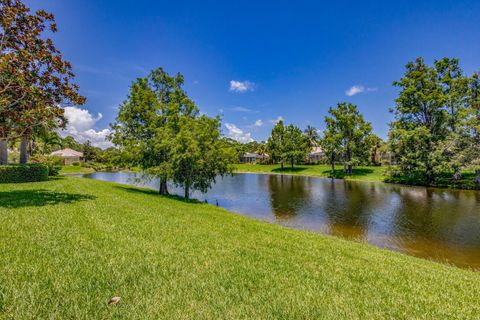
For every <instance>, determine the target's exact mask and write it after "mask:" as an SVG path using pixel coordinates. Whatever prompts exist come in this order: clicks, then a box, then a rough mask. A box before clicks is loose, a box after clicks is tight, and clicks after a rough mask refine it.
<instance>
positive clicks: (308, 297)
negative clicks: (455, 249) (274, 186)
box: [0, 177, 480, 319]
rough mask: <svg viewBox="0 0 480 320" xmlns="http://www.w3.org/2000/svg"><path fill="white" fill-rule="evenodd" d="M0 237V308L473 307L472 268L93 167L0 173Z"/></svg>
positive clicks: (307, 311)
mask: <svg viewBox="0 0 480 320" xmlns="http://www.w3.org/2000/svg"><path fill="white" fill-rule="evenodd" d="M0 239H1V241H0V318H1V319H45V318H49V319H110V318H116V319H132V318H135V319H189V318H191V319H229V318H230V319H238V318H240V319H414V318H417V319H419V318H422V319H446V318H448V319H469V318H470V319H478V316H479V315H480V304H479V296H480V273H475V272H473V271H468V270H462V269H459V268H456V267H452V266H447V265H442V264H438V263H434V262H430V261H426V260H421V259H417V258H413V257H410V256H406V255H402V254H399V253H395V252H390V251H386V250H380V249H378V248H375V247H372V246H369V245H366V244H360V243H355V242H348V241H345V240H341V239H338V238H334V237H327V236H322V235H319V234H315V233H309V232H304V231H300V230H293V229H287V228H283V227H280V226H277V225H272V224H267V223H264V222H261V221H257V220H254V219H251V218H248V217H244V216H241V215H238V214H233V213H230V212H228V211H226V210H223V209H221V208H217V207H214V206H211V205H208V204H203V203H196V202H194V201H191V202H185V201H182V200H181V199H179V198H174V197H160V196H157V195H156V194H155V192H153V191H149V190H143V189H136V188H132V187H126V186H121V185H117V184H113V183H107V182H101V181H95V180H87V179H82V178H75V177H60V178H57V179H55V180H52V181H48V182H39V183H30V184H17V185H12V184H6V185H0ZM112 296H120V297H121V302H120V303H119V304H118V305H115V306H108V305H107V301H108V300H109V299H110V298H111V297H112Z"/></svg>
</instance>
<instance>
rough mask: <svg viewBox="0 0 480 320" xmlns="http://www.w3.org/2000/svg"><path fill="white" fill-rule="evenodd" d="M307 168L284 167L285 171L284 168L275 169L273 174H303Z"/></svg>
mask: <svg viewBox="0 0 480 320" xmlns="http://www.w3.org/2000/svg"><path fill="white" fill-rule="evenodd" d="M306 169H307V168H304V167H293V168H292V167H284V168H283V170H282V168H275V169H272V172H275V173H295V172H302V171H304V170H306Z"/></svg>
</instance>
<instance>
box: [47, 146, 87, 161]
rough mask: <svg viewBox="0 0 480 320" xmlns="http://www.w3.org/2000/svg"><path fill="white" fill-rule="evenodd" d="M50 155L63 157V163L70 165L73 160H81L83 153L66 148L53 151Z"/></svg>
mask: <svg viewBox="0 0 480 320" xmlns="http://www.w3.org/2000/svg"><path fill="white" fill-rule="evenodd" d="M50 155H52V156H57V157H61V158H63V163H64V164H65V165H71V164H72V163H74V162H80V161H81V160H83V153H81V152H78V151H75V150H72V149H68V148H67V149H63V150H58V151H54V152H52V153H51V154H50Z"/></svg>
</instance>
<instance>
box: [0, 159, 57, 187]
mask: <svg viewBox="0 0 480 320" xmlns="http://www.w3.org/2000/svg"><path fill="white" fill-rule="evenodd" d="M46 180H48V166H47V165H45V164H43V163H31V164H20V165H6V166H0V183H21V182H35V181H46Z"/></svg>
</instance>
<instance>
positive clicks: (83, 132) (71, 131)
mask: <svg viewBox="0 0 480 320" xmlns="http://www.w3.org/2000/svg"><path fill="white" fill-rule="evenodd" d="M65 117H66V118H67V119H68V125H67V128H66V129H65V130H63V131H61V134H62V135H63V136H72V137H74V138H75V140H77V141H78V142H80V143H85V142H86V141H87V140H90V142H91V143H92V145H94V146H96V147H100V148H108V147H110V146H112V143H111V142H110V141H107V139H106V138H107V136H108V135H109V134H110V132H111V131H110V129H102V130H100V131H96V130H95V129H94V128H93V126H94V125H95V124H96V123H97V121H99V120H100V119H102V114H101V113H98V115H97V116H96V117H95V116H94V115H92V114H91V113H90V112H89V111H88V110H86V109H80V108H77V107H66V108H65Z"/></svg>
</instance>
